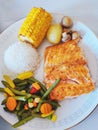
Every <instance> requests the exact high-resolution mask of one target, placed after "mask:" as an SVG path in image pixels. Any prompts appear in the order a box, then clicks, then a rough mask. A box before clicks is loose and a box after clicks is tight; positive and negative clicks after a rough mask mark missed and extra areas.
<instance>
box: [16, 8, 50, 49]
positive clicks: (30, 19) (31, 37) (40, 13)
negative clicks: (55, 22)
mask: <svg viewBox="0 0 98 130" xmlns="http://www.w3.org/2000/svg"><path fill="white" fill-rule="evenodd" d="M51 21H52V16H51V14H50V13H48V12H47V11H45V10H44V9H43V8H32V9H31V11H30V12H29V14H28V15H27V17H26V19H25V20H24V22H23V24H22V26H21V28H20V30H19V33H18V38H19V40H20V41H23V42H28V43H31V44H32V45H33V46H34V47H38V46H39V45H40V44H41V42H42V40H43V39H44V37H45V35H46V32H47V30H48V28H49V26H50V24H51Z"/></svg>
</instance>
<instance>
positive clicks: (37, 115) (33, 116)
mask: <svg viewBox="0 0 98 130" xmlns="http://www.w3.org/2000/svg"><path fill="white" fill-rule="evenodd" d="M35 117H39V118H40V117H41V116H40V114H34V113H33V114H32V115H31V116H28V117H26V118H24V119H23V120H20V121H18V122H17V123H15V124H14V125H12V127H14V128H16V127H19V126H21V125H23V124H25V123H26V122H28V121H30V120H31V119H33V118H35Z"/></svg>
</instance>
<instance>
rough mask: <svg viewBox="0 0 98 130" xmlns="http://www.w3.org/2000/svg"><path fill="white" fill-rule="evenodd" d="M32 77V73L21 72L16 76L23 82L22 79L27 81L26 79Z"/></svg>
mask: <svg viewBox="0 0 98 130" xmlns="http://www.w3.org/2000/svg"><path fill="white" fill-rule="evenodd" d="M32 76H33V72H32V71H26V72H23V73H21V74H18V75H17V78H18V79H21V80H24V79H28V78H30V77H32Z"/></svg>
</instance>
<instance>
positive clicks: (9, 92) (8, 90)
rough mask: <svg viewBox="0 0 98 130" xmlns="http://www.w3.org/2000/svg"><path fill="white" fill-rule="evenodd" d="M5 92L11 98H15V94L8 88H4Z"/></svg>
mask: <svg viewBox="0 0 98 130" xmlns="http://www.w3.org/2000/svg"><path fill="white" fill-rule="evenodd" d="M4 91H5V92H6V93H7V94H9V95H10V96H15V94H14V93H13V92H12V91H11V90H10V89H9V88H8V87H6V88H4Z"/></svg>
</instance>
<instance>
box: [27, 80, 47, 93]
mask: <svg viewBox="0 0 98 130" xmlns="http://www.w3.org/2000/svg"><path fill="white" fill-rule="evenodd" d="M29 79H30V80H31V81H32V82H37V83H38V84H39V85H40V86H41V88H42V89H43V90H44V92H46V90H47V89H46V87H45V86H44V85H43V84H42V83H41V82H40V81H39V80H37V79H35V78H34V77H31V78H29Z"/></svg>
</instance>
